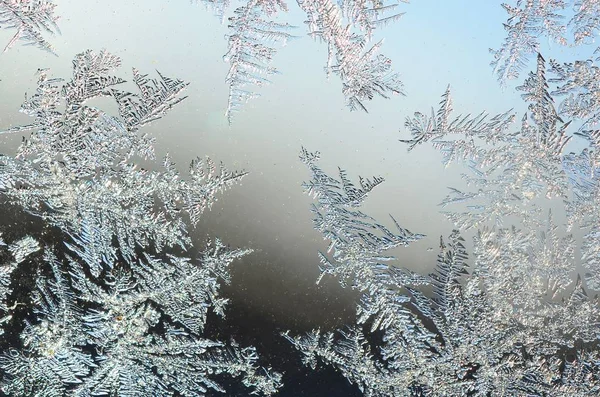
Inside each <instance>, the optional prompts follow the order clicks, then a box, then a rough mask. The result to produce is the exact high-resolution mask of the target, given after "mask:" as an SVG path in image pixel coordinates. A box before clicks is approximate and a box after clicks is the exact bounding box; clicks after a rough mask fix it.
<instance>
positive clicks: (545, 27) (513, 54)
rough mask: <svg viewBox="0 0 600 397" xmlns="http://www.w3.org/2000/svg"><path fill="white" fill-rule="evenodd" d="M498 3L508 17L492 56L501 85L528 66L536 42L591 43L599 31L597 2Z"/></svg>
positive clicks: (523, 0) (537, 45)
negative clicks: (543, 40)
mask: <svg viewBox="0 0 600 397" xmlns="http://www.w3.org/2000/svg"><path fill="white" fill-rule="evenodd" d="M514 3H515V5H514V6H512V5H510V4H506V3H504V4H502V6H503V7H504V9H505V10H506V12H507V13H508V15H509V18H508V20H507V22H506V23H505V24H504V29H505V30H506V38H505V39H504V42H503V44H502V46H501V47H500V48H499V49H497V50H490V51H491V53H492V54H493V56H494V60H493V61H492V66H493V67H494V73H495V74H496V75H497V76H498V79H499V80H500V81H501V82H505V81H506V80H507V79H515V78H517V77H518V76H519V72H520V71H521V70H522V69H523V68H525V67H526V66H528V59H529V58H530V57H533V56H535V55H536V54H537V53H539V52H540V39H541V38H544V37H545V38H547V39H548V40H550V41H552V42H556V43H558V44H560V45H567V44H570V43H572V44H574V45H582V44H593V43H594V41H595V38H596V36H597V35H598V32H600V18H599V15H600V2H599V1H598V0H516V1H515V2H514Z"/></svg>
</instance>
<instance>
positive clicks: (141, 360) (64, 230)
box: [0, 51, 281, 397]
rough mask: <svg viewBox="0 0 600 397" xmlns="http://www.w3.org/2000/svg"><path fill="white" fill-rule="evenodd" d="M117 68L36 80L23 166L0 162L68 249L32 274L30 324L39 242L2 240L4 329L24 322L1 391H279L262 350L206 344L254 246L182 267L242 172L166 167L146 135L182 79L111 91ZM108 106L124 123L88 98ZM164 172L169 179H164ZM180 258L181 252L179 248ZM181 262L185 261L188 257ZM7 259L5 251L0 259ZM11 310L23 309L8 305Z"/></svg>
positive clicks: (30, 208)
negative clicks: (224, 381) (139, 161)
mask: <svg viewBox="0 0 600 397" xmlns="http://www.w3.org/2000/svg"><path fill="white" fill-rule="evenodd" d="M119 65H120V60H119V58H117V57H116V56H114V55H111V54H109V53H108V52H105V51H102V52H100V53H99V54H95V53H93V52H91V51H86V52H84V53H81V54H78V55H77V56H76V57H75V60H74V61H73V69H74V71H73V78H72V79H71V81H69V82H67V83H64V84H63V83H62V80H60V79H55V78H50V77H48V74H47V72H46V71H41V73H40V78H39V81H38V88H37V91H36V93H35V94H34V95H32V96H31V97H29V98H27V99H26V101H25V103H24V104H23V106H22V108H21V110H22V112H24V113H26V114H27V115H29V116H31V117H32V118H33V120H34V121H33V123H32V124H30V125H27V126H24V127H16V128H13V129H11V130H8V131H6V132H7V133H8V132H12V133H15V132H21V131H31V133H30V136H29V138H28V139H24V142H23V144H22V145H21V146H20V148H19V149H18V153H17V156H16V157H11V156H7V155H4V156H2V157H0V193H1V194H2V195H3V196H4V197H6V198H7V199H8V200H9V201H10V202H12V203H14V204H17V205H20V206H21V207H23V208H24V209H25V211H27V212H29V213H31V214H33V215H36V216H38V217H40V218H41V219H42V220H43V221H45V222H47V223H48V224H50V225H51V226H54V227H56V228H57V229H56V230H57V232H60V233H61V234H62V236H63V238H64V240H65V241H63V244H60V245H59V246H55V247H45V248H44V258H43V259H44V260H43V263H41V264H38V266H37V268H36V271H35V272H34V274H20V275H19V276H20V277H30V278H31V277H34V278H35V291H29V295H27V291H19V294H20V296H29V297H31V300H32V303H33V305H34V310H33V314H32V315H31V316H26V318H23V317H24V314H23V312H20V314H19V315H17V313H16V311H15V310H13V309H15V307H16V306H17V305H18V303H15V304H14V305H12V306H9V305H8V303H7V302H9V301H11V300H14V297H13V296H12V295H11V294H12V293H13V292H14V291H12V289H11V277H12V274H16V273H15V272H18V271H19V266H18V265H19V264H20V263H22V262H24V261H25V260H26V258H27V257H28V256H29V255H31V254H33V253H34V252H36V251H37V250H39V249H40V244H39V243H38V242H37V241H36V240H35V239H33V238H32V237H29V236H27V237H25V238H23V239H21V240H17V241H15V242H11V243H10V244H8V245H7V244H6V243H4V241H1V244H0V245H2V248H3V249H4V248H5V249H6V251H7V255H9V256H10V257H11V258H12V262H9V263H8V264H4V263H3V264H2V265H1V267H0V324H3V323H10V324H11V326H12V327H13V328H14V327H18V325H17V322H22V323H24V330H23V332H22V333H21V335H20V344H17V345H14V346H10V348H9V350H8V351H6V352H3V354H2V356H1V357H0V374H2V375H1V378H0V390H1V392H2V393H4V394H7V395H11V396H30V395H44V396H63V395H74V396H82V397H83V396H116V395H119V396H150V395H152V396H175V395H177V396H203V395H205V394H206V393H207V392H208V390H216V391H219V392H226V391H225V390H224V388H223V387H222V386H221V385H219V384H218V383H217V381H216V380H215V379H214V377H215V376H220V375H228V376H232V377H240V378H241V380H240V381H241V383H243V384H244V385H245V386H247V387H248V388H249V393H251V394H260V395H271V394H274V393H275V392H276V391H277V389H278V388H279V387H280V385H281V375H280V374H278V373H276V372H273V371H271V370H270V369H267V368H263V367H261V366H259V365H258V360H259V358H258V354H257V352H256V349H255V348H253V347H240V346H238V345H237V344H236V343H235V342H234V341H232V342H231V343H229V344H225V343H223V342H219V341H212V340H208V339H206V338H204V337H202V332H203V330H204V327H205V324H206V322H207V315H208V313H209V312H210V311H213V312H214V313H216V314H217V315H220V316H224V314H225V306H226V303H227V299H225V298H223V297H221V295H220V291H219V290H220V285H221V283H223V282H225V283H228V282H229V279H230V277H229V265H230V264H231V263H232V262H233V261H235V260H236V259H239V258H241V257H243V256H245V255H246V254H248V253H249V252H251V250H248V249H230V248H228V247H227V246H225V245H224V244H223V243H222V242H221V241H220V240H218V239H214V241H212V242H210V241H209V244H208V246H207V247H206V249H205V250H203V251H202V252H201V254H200V256H199V257H198V259H197V260H195V261H194V260H192V259H190V258H187V257H185V256H184V255H185V254H184V253H185V252H186V251H187V250H188V248H190V246H191V238H190V236H189V235H188V234H187V227H186V222H185V219H184V217H183V216H182V213H187V216H188V217H189V218H190V221H191V223H192V224H194V225H195V224H196V223H197V222H198V221H199V219H200V216H201V214H202V213H203V212H204V211H205V210H206V209H209V208H210V207H211V205H212V203H213V202H214V201H215V200H216V195H217V194H218V193H220V192H222V191H224V190H226V189H227V188H229V187H231V186H232V185H233V184H235V183H237V182H238V181H239V180H240V179H241V178H242V177H243V176H244V175H245V173H244V172H232V171H228V170H227V169H226V168H225V166H223V165H222V164H221V165H220V166H219V167H218V166H216V165H215V163H214V162H213V161H212V160H211V159H209V158H206V159H201V158H198V159H196V160H194V161H192V162H191V165H190V168H189V176H188V177H183V176H181V175H180V173H179V172H178V170H177V167H176V165H175V164H173V163H172V161H171V159H170V157H169V156H166V158H165V159H164V161H163V163H162V164H156V166H155V167H154V168H156V169H157V170H147V169H143V168H139V167H138V166H137V165H136V164H135V163H134V162H133V160H134V159H135V158H136V157H138V158H140V157H141V158H144V159H147V160H154V146H153V140H152V138H150V137H148V136H146V135H145V134H141V133H140V132H139V131H140V130H141V129H142V128H143V127H144V126H146V125H148V124H149V123H151V122H153V121H155V120H157V119H159V118H161V117H163V116H164V115H165V114H166V113H167V112H168V111H170V110H171V108H172V107H173V106H175V105H176V104H178V103H179V102H181V100H182V99H183V98H182V97H180V93H181V91H182V90H183V89H184V88H185V87H186V85H187V83H184V82H182V81H181V80H178V79H172V78H169V77H166V76H163V75H161V74H160V73H159V78H158V79H150V78H148V77H147V76H146V75H142V74H140V73H139V72H138V71H137V70H136V69H134V72H133V75H134V83H135V85H136V86H137V88H138V90H139V94H134V93H129V92H124V91H121V90H119V89H118V88H116V86H118V85H119V84H121V83H123V82H124V80H122V79H121V78H119V77H116V76H113V75H112V74H111V72H112V69H114V68H115V67H118V66H119ZM99 96H103V97H108V98H113V99H114V100H115V102H116V103H117V105H118V112H119V114H118V116H113V115H110V114H108V113H106V112H104V111H102V110H100V109H97V108H92V107H90V106H88V105H87V104H86V101H88V100H90V99H92V98H95V97H99ZM161 166H162V169H161ZM177 251H179V252H177ZM182 252H183V254H182ZM3 256H4V255H3ZM13 306H14V307H13Z"/></svg>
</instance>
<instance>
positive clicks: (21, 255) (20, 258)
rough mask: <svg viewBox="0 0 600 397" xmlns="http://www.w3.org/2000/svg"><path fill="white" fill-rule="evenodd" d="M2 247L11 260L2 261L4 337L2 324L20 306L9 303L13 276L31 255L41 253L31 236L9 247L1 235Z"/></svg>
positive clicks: (0, 319) (0, 313)
mask: <svg viewBox="0 0 600 397" xmlns="http://www.w3.org/2000/svg"><path fill="white" fill-rule="evenodd" d="M0 247H3V249H4V250H5V251H8V252H7V253H8V254H9V258H10V259H9V260H7V261H2V260H1V259H0V261H1V262H0V335H2V334H3V333H4V329H3V326H2V324H3V323H6V322H8V321H9V320H11V319H12V314H11V313H10V312H11V311H12V310H14V309H15V307H16V306H17V305H18V304H19V303H18V302H14V303H11V304H9V302H8V296H9V294H10V293H11V292H12V290H13V288H12V286H11V283H12V279H11V276H12V274H13V272H14V271H15V269H16V268H17V266H18V265H19V264H20V263H22V262H24V261H25V260H26V259H27V257H29V256H30V255H31V254H33V253H35V252H37V251H39V249H40V245H39V243H38V242H37V240H36V239H34V238H33V237H31V236H25V237H23V238H22V239H20V240H17V241H15V242H14V243H12V244H10V245H7V244H6V243H5V242H4V240H3V239H2V234H0Z"/></svg>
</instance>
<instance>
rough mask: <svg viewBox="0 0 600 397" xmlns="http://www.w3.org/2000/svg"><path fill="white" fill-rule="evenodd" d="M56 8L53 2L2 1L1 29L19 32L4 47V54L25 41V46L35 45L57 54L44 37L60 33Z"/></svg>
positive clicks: (31, 0)
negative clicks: (19, 42)
mask: <svg viewBox="0 0 600 397" xmlns="http://www.w3.org/2000/svg"><path fill="white" fill-rule="evenodd" d="M55 7H56V5H55V4H54V3H53V2H52V0H2V1H0V27H3V28H9V29H16V30H17V31H16V33H15V35H14V36H13V37H12V39H11V40H10V41H9V42H8V44H7V45H6V47H4V52H6V51H8V50H9V49H10V48H11V47H12V46H13V45H14V44H15V43H16V42H17V41H23V42H24V43H25V45H34V46H36V47H38V48H41V49H43V50H46V51H48V52H50V53H52V54H55V52H54V47H52V45H51V44H50V43H49V42H48V41H46V39H45V38H44V36H43V35H42V33H50V34H54V33H55V32H60V30H59V29H58V26H57V25H56V21H57V20H58V17H57V16H55V15H54V8H55ZM55 55H56V54H55Z"/></svg>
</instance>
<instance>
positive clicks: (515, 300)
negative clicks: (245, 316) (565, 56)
mask: <svg viewBox="0 0 600 397" xmlns="http://www.w3.org/2000/svg"><path fill="white" fill-rule="evenodd" d="M565 68H566V67H565ZM553 69H556V67H555V66H553ZM567 75H568V73H567ZM568 78H570V77H568ZM519 90H521V91H522V92H523V95H522V97H523V99H524V100H525V101H527V102H528V103H529V113H528V114H526V115H525V116H524V117H523V118H522V121H521V124H520V126H519V127H520V128H518V129H517V131H516V132H511V131H510V129H511V128H512V124H514V115H512V114H511V112H507V113H504V114H499V115H497V116H493V117H489V116H488V115H487V114H486V113H480V114H479V115H476V116H471V115H467V116H454V115H453V114H452V113H453V111H452V102H451V98H450V92H449V90H447V91H446V93H445V94H444V95H443V97H442V101H441V103H440V107H439V109H438V110H437V111H432V114H431V116H426V115H424V114H422V113H416V114H415V116H414V117H410V118H408V119H407V121H406V127H407V128H408V130H409V131H410V133H411V134H412V139H409V140H404V141H403V142H404V143H407V144H408V145H409V150H414V149H416V148H417V147H418V145H419V144H423V143H426V142H429V143H431V144H432V145H433V146H434V147H435V148H437V149H439V150H440V152H441V153H442V156H443V162H444V164H445V165H449V164H451V163H453V162H460V163H463V164H466V165H467V167H468V169H469V170H470V173H469V174H465V176H464V177H465V179H466V181H467V182H468V184H469V185H470V186H474V188H472V189H470V190H466V191H463V190H461V189H458V188H450V194H449V196H448V197H447V198H446V199H445V200H444V201H443V202H442V205H443V206H448V207H450V208H451V211H449V212H447V215H448V217H449V219H450V220H451V221H453V222H454V224H455V225H456V227H457V228H458V230H454V231H453V232H452V233H451V234H450V236H449V237H448V238H447V239H441V240H440V253H439V255H438V259H437V266H436V269H435V271H434V272H433V273H432V274H430V275H428V276H421V275H418V274H415V273H413V272H411V271H408V270H405V269H403V268H401V267H398V266H395V265H394V264H393V261H394V260H395V258H394V257H391V256H388V255H386V253H385V251H386V250H388V249H390V248H394V247H397V246H400V245H406V244H408V243H411V242H412V241H414V240H417V239H418V238H419V237H421V235H418V234H413V233H410V232H408V231H406V230H404V229H402V228H401V227H400V226H398V223H397V222H396V221H394V223H395V224H396V227H397V228H398V230H400V233H398V234H395V233H392V232H390V231H389V230H388V229H387V228H385V227H384V226H380V225H379V224H378V223H376V222H375V220H373V219H372V218H371V217H369V216H368V215H366V214H364V213H362V212H361V211H360V206H361V204H362V201H363V200H364V198H365V197H366V196H367V194H368V193H370V191H371V190H372V189H373V187H375V186H376V185H378V184H379V183H381V182H382V179H380V178H375V179H374V180H373V182H371V181H369V180H363V179H360V182H359V184H360V187H356V186H354V185H353V184H352V183H351V182H350V180H349V178H348V177H347V175H346V173H345V172H344V171H341V170H340V177H339V180H338V179H334V178H332V177H330V176H329V175H327V174H326V173H325V172H324V171H322V170H321V169H320V168H319V167H318V166H317V165H316V160H317V159H318V154H311V153H308V152H307V151H305V150H303V152H302V155H301V159H302V160H303V162H304V163H305V164H307V165H308V167H309V169H310V171H311V176H312V178H311V181H310V182H308V183H306V184H305V188H306V190H307V191H308V192H309V193H312V194H314V196H315V198H316V200H317V203H316V204H314V205H313V213H314V214H315V219H314V227H315V229H316V230H318V231H320V232H321V233H322V235H323V236H324V238H325V239H327V240H329V241H330V251H332V253H331V254H330V255H326V254H320V257H321V263H322V267H321V271H322V276H323V275H325V274H330V275H333V276H336V277H337V278H338V279H339V281H340V283H341V284H342V285H344V286H345V285H348V284H350V285H351V286H352V287H353V288H355V289H357V290H359V291H360V292H361V298H360V302H359V304H358V308H357V320H356V323H357V324H356V325H354V326H351V327H348V328H347V329H345V330H340V331H338V332H337V333H331V332H326V333H323V332H321V331H313V332H311V333H308V334H307V335H304V336H291V335H290V334H289V332H288V333H284V337H285V338H287V340H288V341H289V342H290V343H292V345H293V346H294V347H295V348H296V349H298V350H299V351H300V352H301V353H302V355H303V361H304V363H305V364H307V365H309V366H311V367H313V368H314V367H316V365H317V363H318V362H321V363H325V364H327V365H332V366H334V367H335V368H337V369H338V370H339V371H340V372H341V373H342V374H343V376H344V377H346V378H347V379H348V380H349V381H350V382H352V383H354V384H356V385H357V386H358V387H359V388H360V389H361V390H362V391H363V392H364V394H365V395H366V396H409V395H432V396H444V395H469V396H489V395H535V396H542V395H543V396H564V395H581V396H583V395H597V394H598V393H599V392H600V376H599V374H600V360H598V358H599V356H598V349H597V346H598V341H599V340H600V332H599V331H598V329H599V328H598V326H599V325H600V301H599V298H598V295H593V296H592V295H590V291H594V290H596V291H597V290H598V289H599V288H600V265H599V262H598V259H597V258H598V256H599V253H600V243H599V242H600V240H599V239H598V236H599V235H600V231H599V230H598V223H599V222H598V221H599V219H598V216H597V215H596V213H597V206H598V205H600V204H599V201H598V197H599V194H598V193H599V192H600V187H599V186H600V184H599V179H598V177H597V175H598V173H597V171H596V168H597V164H599V163H600V161H599V160H598V157H597V154H596V153H597V151H598V149H597V147H596V145H597V144H598V142H599V141H598V133H597V132H596V131H584V132H579V133H578V135H580V136H584V137H585V138H587V139H588V140H589V146H588V147H586V148H584V149H583V150H581V151H580V152H579V153H567V152H566V147H567V144H568V143H569V141H570V140H571V138H572V135H568V127H569V124H570V123H569V122H565V121H564V120H563V118H562V117H565V116H566V114H565V115H561V114H559V112H558V111H557V110H556V108H555V106H554V100H553V96H552V95H551V93H550V91H549V84H548V80H547V78H546V64H545V60H544V59H543V58H542V57H541V56H538V64H537V70H536V71H535V72H532V73H530V75H529V77H528V78H527V79H526V80H525V82H524V84H523V85H522V86H521V87H519ZM565 113H566V112H565ZM583 117H585V116H583ZM583 117H582V118H583ZM456 207H458V209H455V208H456ZM557 213H558V216H557V215H556V214H557ZM563 219H564V221H563ZM471 230H474V239H473V249H472V254H470V255H469V254H468V252H467V248H466V244H464V240H463V238H462V237H461V234H464V233H472V231H471ZM573 231H576V232H577V234H578V235H579V237H576V236H575V234H574V233H573ZM581 267H583V269H582V268H581ZM574 274H578V276H577V278H576V279H574V277H573V275H574ZM581 276H583V279H582V277H581Z"/></svg>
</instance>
